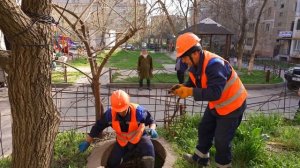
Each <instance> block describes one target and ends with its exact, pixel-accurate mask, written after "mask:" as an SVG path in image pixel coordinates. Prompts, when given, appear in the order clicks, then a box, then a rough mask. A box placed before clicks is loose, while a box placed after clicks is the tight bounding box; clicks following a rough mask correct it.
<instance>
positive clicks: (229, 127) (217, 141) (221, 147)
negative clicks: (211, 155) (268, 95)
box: [196, 103, 246, 165]
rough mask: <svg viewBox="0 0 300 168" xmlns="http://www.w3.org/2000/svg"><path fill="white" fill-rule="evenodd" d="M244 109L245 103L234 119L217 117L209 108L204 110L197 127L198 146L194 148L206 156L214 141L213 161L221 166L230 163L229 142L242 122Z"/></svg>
mask: <svg viewBox="0 0 300 168" xmlns="http://www.w3.org/2000/svg"><path fill="white" fill-rule="evenodd" d="M245 108H246V103H244V104H243V105H242V107H240V108H239V109H238V110H242V112H241V113H240V115H238V116H234V117H219V116H216V115H214V114H213V112H212V111H211V110H210V109H209V108H206V110H205V112H204V115H203V118H202V121H201V122H200V124H199V127H198V145H197V146H196V148H197V149H198V150H199V151H200V152H201V153H203V154H207V153H208V152H209V150H210V148H211V146H212V144H213V140H214V145H215V147H216V155H215V161H216V162H217V163H218V164H221V165H226V164H229V163H231V159H232V155H231V141H232V139H233V137H234V134H235V131H236V129H237V128H238V126H239V125H240V123H241V121H242V117H243V112H244V110H245Z"/></svg>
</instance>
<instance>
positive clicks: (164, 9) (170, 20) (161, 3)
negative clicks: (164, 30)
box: [158, 0, 178, 36]
mask: <svg viewBox="0 0 300 168" xmlns="http://www.w3.org/2000/svg"><path fill="white" fill-rule="evenodd" d="M158 2H159V4H160V5H161V7H162V10H163V11H164V12H165V14H166V15H167V19H168V21H169V24H170V26H171V28H172V32H173V34H174V35H175V36H177V34H178V33H177V31H176V28H175V26H174V23H173V21H172V19H171V17H170V14H169V12H168V9H167V8H166V5H165V4H164V3H163V2H162V1H161V0H158Z"/></svg>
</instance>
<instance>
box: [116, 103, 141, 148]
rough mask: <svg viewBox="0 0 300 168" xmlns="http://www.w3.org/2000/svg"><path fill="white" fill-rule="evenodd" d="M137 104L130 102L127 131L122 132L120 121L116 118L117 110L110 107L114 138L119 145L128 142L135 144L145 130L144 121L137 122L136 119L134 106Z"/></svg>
mask: <svg viewBox="0 0 300 168" xmlns="http://www.w3.org/2000/svg"><path fill="white" fill-rule="evenodd" d="M137 106H138V105H137V104H134V103H131V104H130V105H129V107H130V113H131V115H130V122H129V126H128V132H122V130H121V127H120V122H119V121H118V120H117V112H116V111H114V110H113V109H112V111H111V113H112V128H113V129H114V130H115V131H116V135H117V137H116V139H117V142H118V143H119V145H120V146H125V145H127V143H128V142H130V143H132V144H137V143H138V142H139V141H140V139H141V137H142V135H143V132H144V130H145V124H144V123H140V124H139V123H138V122H137V120H136V108H137Z"/></svg>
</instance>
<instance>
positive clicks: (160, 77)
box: [113, 69, 283, 84]
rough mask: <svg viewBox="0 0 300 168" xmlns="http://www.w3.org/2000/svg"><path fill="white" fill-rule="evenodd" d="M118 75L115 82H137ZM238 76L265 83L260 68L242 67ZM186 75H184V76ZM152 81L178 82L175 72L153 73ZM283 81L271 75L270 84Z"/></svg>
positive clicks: (243, 79)
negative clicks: (249, 72)
mask: <svg viewBox="0 0 300 168" xmlns="http://www.w3.org/2000/svg"><path fill="white" fill-rule="evenodd" d="M118 76H121V74H120V73H116V74H114V77H113V81H114V82H116V83H137V82H138V80H139V79H138V77H137V76H133V77H129V78H125V79H118ZM239 76H240V78H241V80H242V82H243V83H244V84H267V82H266V79H265V72H264V71H260V70H254V71H253V74H252V75H248V74H247V70H246V69H243V70H242V72H240V73H239ZM187 77H188V75H186V78H187ZM151 81H152V83H178V80H177V76H176V74H175V73H174V74H169V73H168V74H167V73H159V74H154V77H153V78H152V80H151ZM280 82H283V79H282V78H279V77H274V76H273V75H271V78H270V84H274V83H280Z"/></svg>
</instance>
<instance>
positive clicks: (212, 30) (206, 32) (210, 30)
mask: <svg viewBox="0 0 300 168" xmlns="http://www.w3.org/2000/svg"><path fill="white" fill-rule="evenodd" d="M186 32H193V33H194V34H196V35H197V36H198V37H200V38H201V39H203V38H204V37H207V36H208V37H209V45H208V46H209V47H208V48H206V49H207V50H211V49H212V38H213V36H225V37H226V39H225V47H224V50H223V51H222V53H221V55H220V56H222V57H223V58H225V59H227V60H228V59H229V52H230V46H231V36H232V35H233V33H231V32H230V31H229V30H227V29H226V28H225V27H223V26H222V25H221V24H219V23H217V22H215V21H213V20H212V19H210V18H206V19H204V20H202V21H201V22H200V23H199V24H196V25H193V26H191V27H188V28H187V29H185V30H182V31H180V32H179V34H183V33H186ZM201 43H203V40H201ZM202 45H203V44H202ZM212 52H214V51H212Z"/></svg>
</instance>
